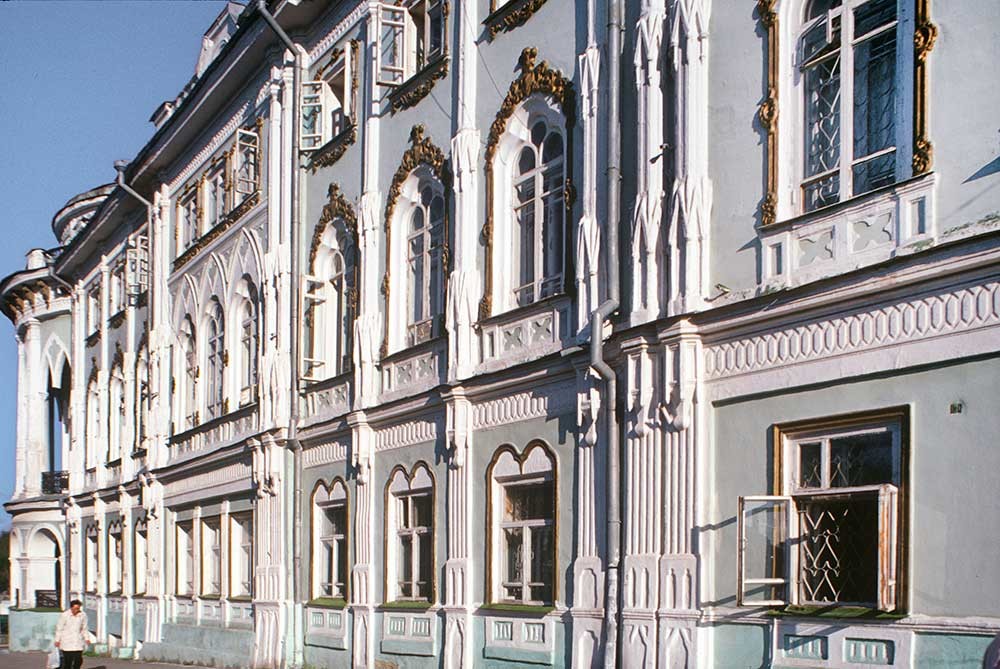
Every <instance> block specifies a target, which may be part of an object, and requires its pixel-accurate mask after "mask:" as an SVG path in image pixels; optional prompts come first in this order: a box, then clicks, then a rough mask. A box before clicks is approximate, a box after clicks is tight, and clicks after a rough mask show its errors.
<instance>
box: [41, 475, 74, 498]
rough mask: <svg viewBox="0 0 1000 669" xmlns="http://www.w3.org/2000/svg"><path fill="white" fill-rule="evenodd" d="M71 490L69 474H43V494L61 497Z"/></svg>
mask: <svg viewBox="0 0 1000 669" xmlns="http://www.w3.org/2000/svg"><path fill="white" fill-rule="evenodd" d="M67 490H69V472H67V471H59V472H42V494H43V495H60V494H62V493H64V492H66V491H67Z"/></svg>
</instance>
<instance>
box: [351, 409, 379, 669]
mask: <svg viewBox="0 0 1000 669" xmlns="http://www.w3.org/2000/svg"><path fill="white" fill-rule="evenodd" d="M347 422H348V424H349V425H350V426H351V437H352V442H351V464H352V466H353V468H354V473H355V483H356V486H355V496H356V498H357V504H356V505H355V508H356V511H355V516H354V536H355V539H354V566H353V567H352V569H351V612H352V614H353V616H352V618H353V619H354V630H353V638H354V641H353V649H354V665H353V666H354V667H357V668H359V669H368V668H369V667H373V666H374V663H375V632H374V629H373V623H374V616H375V599H374V591H373V588H374V577H375V565H374V564H373V563H372V561H373V560H374V546H375V543H374V542H375V522H376V519H375V515H374V512H373V508H374V505H375V486H374V485H373V483H372V481H371V467H372V458H373V457H374V455H375V431H374V430H372V428H371V426H370V425H368V418H367V417H366V416H365V414H364V412H361V411H356V412H354V413H351V414H349V415H348V417H347Z"/></svg>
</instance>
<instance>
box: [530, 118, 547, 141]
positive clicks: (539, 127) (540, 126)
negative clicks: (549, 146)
mask: <svg viewBox="0 0 1000 669" xmlns="http://www.w3.org/2000/svg"><path fill="white" fill-rule="evenodd" d="M546 132H547V128H546V127H545V121H539V122H538V123H536V124H535V125H534V126H532V128H531V143H532V144H534V145H535V146H541V145H542V140H544V139H545V133H546Z"/></svg>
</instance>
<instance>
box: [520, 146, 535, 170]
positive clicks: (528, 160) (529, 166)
mask: <svg viewBox="0 0 1000 669" xmlns="http://www.w3.org/2000/svg"><path fill="white" fill-rule="evenodd" d="M517 169H518V170H519V171H520V173H521V174H524V173H525V172H530V171H531V170H533V169H535V150H534V149H533V148H531V147H530V146H526V147H524V148H523V149H521V157H520V158H518V160H517Z"/></svg>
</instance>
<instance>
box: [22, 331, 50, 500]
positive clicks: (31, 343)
mask: <svg viewBox="0 0 1000 669" xmlns="http://www.w3.org/2000/svg"><path fill="white" fill-rule="evenodd" d="M23 328H24V362H25V377H26V378H25V379H24V382H25V390H24V395H25V399H26V404H27V406H26V407H25V408H26V412H25V413H26V416H27V425H26V426H25V443H24V447H25V450H24V463H23V465H24V494H25V495H26V496H28V497H35V496H37V495H40V494H41V492H42V469H43V467H44V465H43V463H44V462H45V461H46V460H47V459H48V456H47V453H48V436H49V431H48V424H49V421H48V416H47V415H46V411H45V401H46V398H47V393H46V386H47V383H46V382H47V381H48V369H47V366H46V365H43V364H42V342H41V332H40V329H39V323H38V321H37V320H35V319H34V318H29V319H26V320H25V321H24V324H23Z"/></svg>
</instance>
